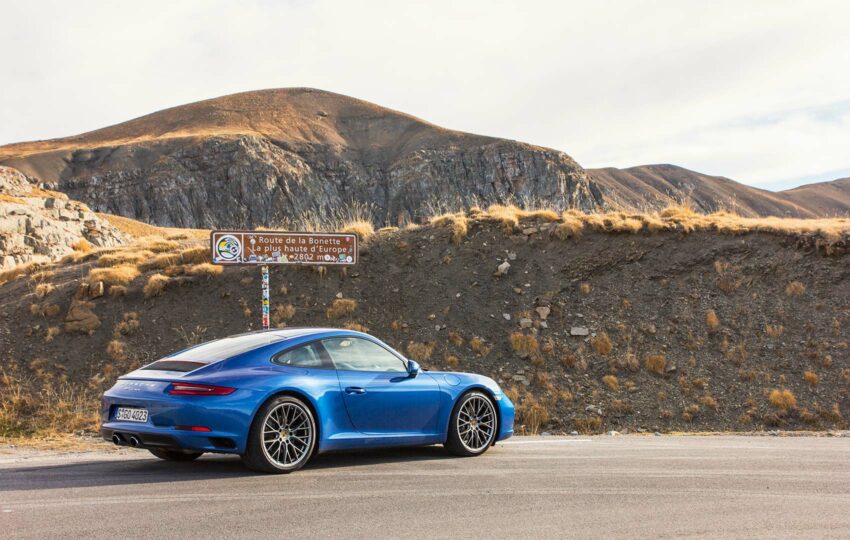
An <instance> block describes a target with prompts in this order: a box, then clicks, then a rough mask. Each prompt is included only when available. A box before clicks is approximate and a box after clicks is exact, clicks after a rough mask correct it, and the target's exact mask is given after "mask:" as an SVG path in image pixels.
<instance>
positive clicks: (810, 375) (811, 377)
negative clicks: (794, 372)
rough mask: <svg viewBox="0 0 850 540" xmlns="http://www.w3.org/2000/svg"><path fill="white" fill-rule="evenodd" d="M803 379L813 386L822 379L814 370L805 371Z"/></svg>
mask: <svg viewBox="0 0 850 540" xmlns="http://www.w3.org/2000/svg"><path fill="white" fill-rule="evenodd" d="M803 380H805V381H806V382H807V383H809V384H810V385H812V386H817V385H818V382H819V381H820V378H819V377H818V374H817V373H815V372H814V371H806V372H804V373H803Z"/></svg>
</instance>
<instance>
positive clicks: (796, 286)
mask: <svg viewBox="0 0 850 540" xmlns="http://www.w3.org/2000/svg"><path fill="white" fill-rule="evenodd" d="M805 292H806V286H805V285H803V284H802V283H800V282H799V281H792V282H791V283H789V284H788V285H786V286H785V294H786V295H787V296H790V297H791V298H795V297H798V296H803V294H804V293H805Z"/></svg>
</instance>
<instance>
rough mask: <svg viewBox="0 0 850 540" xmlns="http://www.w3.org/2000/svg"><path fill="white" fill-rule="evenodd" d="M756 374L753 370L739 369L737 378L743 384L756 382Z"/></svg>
mask: <svg viewBox="0 0 850 540" xmlns="http://www.w3.org/2000/svg"><path fill="white" fill-rule="evenodd" d="M757 376H758V374H757V373H756V370H754V369H739V370H738V378H739V379H741V380H742V381H745V382H753V381H755V380H756V377H757Z"/></svg>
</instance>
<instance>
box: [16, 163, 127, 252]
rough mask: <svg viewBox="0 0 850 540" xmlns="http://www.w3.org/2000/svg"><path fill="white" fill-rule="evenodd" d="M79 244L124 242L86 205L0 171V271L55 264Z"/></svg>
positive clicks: (105, 244) (28, 180) (118, 233)
mask: <svg viewBox="0 0 850 540" xmlns="http://www.w3.org/2000/svg"><path fill="white" fill-rule="evenodd" d="M81 240H86V241H87V242H88V243H89V244H91V245H92V246H114V245H117V244H120V243H123V242H124V241H126V237H125V236H124V234H122V233H121V232H119V231H118V230H117V229H115V228H114V227H112V226H111V225H110V224H109V223H107V222H106V221H104V220H102V219H101V218H99V217H98V216H97V215H96V214H94V213H93V212H92V211H91V210H90V209H89V208H88V207H86V205H84V204H82V203H80V202H77V201H74V200H71V199H69V198H68V196H67V195H65V194H63V193H55V192H49V191H45V190H43V189H41V188H40V187H38V186H37V185H35V184H34V183H33V182H32V181H31V180H30V179H28V178H27V177H26V176H24V175H23V174H21V173H20V172H18V171H16V170H14V169H11V168H8V167H0V269H4V268H11V267H12V266H15V265H16V264H20V263H25V262H30V261H38V260H55V259H58V258H60V257H62V256H64V255H66V254H68V253H70V252H71V251H73V250H74V246H77V247H78V248H79V246H80V241H81Z"/></svg>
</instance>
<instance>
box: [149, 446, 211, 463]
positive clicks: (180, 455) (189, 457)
mask: <svg viewBox="0 0 850 540" xmlns="http://www.w3.org/2000/svg"><path fill="white" fill-rule="evenodd" d="M148 451H149V452H150V453H151V454H153V455H155V456H156V457H158V458H159V459H164V460H166V461H194V460H196V459H198V458H199V457H201V455H202V454H203V452H181V451H179V450H160V449H154V448H148Z"/></svg>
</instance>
